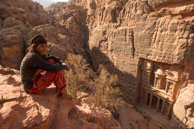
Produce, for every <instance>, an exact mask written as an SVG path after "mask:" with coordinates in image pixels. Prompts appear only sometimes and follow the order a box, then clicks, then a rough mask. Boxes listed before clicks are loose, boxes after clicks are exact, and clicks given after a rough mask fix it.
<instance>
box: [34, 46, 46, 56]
mask: <svg viewBox="0 0 194 129" xmlns="http://www.w3.org/2000/svg"><path fill="white" fill-rule="evenodd" d="M47 50H48V46H47V44H39V45H38V46H37V47H36V51H37V52H38V53H39V54H40V55H43V54H46V52H47Z"/></svg>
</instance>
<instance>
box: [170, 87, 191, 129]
mask: <svg viewBox="0 0 194 129" xmlns="http://www.w3.org/2000/svg"><path fill="white" fill-rule="evenodd" d="M193 100H194V85H193V84H188V86H187V87H185V88H183V89H182V90H181V91H180V95H179V97H178V98H177V101H176V103H175V104H174V108H173V118H172V120H171V121H172V122H171V123H172V125H171V127H170V129H185V128H189V129H192V128H194V102H193Z"/></svg>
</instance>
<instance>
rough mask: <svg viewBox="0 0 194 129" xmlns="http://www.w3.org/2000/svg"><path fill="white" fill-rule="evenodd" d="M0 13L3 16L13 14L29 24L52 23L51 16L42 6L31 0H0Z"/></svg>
mask: <svg viewBox="0 0 194 129" xmlns="http://www.w3.org/2000/svg"><path fill="white" fill-rule="evenodd" d="M0 3H1V4H0V8H1V10H3V11H1V15H0V17H1V18H2V19H3V20H4V18H6V17H8V16H13V17H15V18H16V19H17V20H19V21H22V22H23V23H24V24H28V25H29V26H36V25H41V24H47V23H52V17H51V16H50V15H48V14H47V12H46V11H44V9H43V6H41V5H40V4H38V3H34V2H33V1H31V0H20V1H19V2H18V1H17V0H6V1H1V2H0Z"/></svg>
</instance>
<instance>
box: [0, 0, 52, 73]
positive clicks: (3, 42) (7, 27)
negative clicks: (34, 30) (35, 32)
mask: <svg viewBox="0 0 194 129" xmlns="http://www.w3.org/2000/svg"><path fill="white" fill-rule="evenodd" d="M51 21H52V17H51V16H50V15H49V14H47V13H46V11H44V10H43V7H42V6H41V5H39V4H38V3H34V2H32V1H31V0H27V1H26V0H21V1H19V2H18V1H16V0H6V1H0V36H1V38H0V53H1V55H0V63H1V65H3V66H5V67H12V68H17V69H19V66H20V63H21V60H22V58H23V56H24V51H25V48H26V42H27V41H28V39H29V35H28V32H29V30H30V29H31V27H33V26H35V25H40V24H46V23H51Z"/></svg>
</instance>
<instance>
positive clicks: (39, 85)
mask: <svg viewBox="0 0 194 129" xmlns="http://www.w3.org/2000/svg"><path fill="white" fill-rule="evenodd" d="M47 50H48V46H47V41H46V40H45V38H44V37H43V36H41V35H37V36H35V37H34V38H33V39H32V41H31V45H30V47H29V48H28V53H27V54H26V56H25V57H24V58H23V60H22V63H21V66H20V74H21V81H22V84H23V86H24V90H25V91H26V92H27V93H32V94H39V93H41V92H42V91H43V90H44V89H45V88H46V87H49V86H50V85H51V84H52V83H54V84H55V86H56V89H57V92H58V93H59V96H64V94H65V95H66V92H64V89H65V87H66V82H65V78H64V75H63V73H62V71H61V70H63V69H66V70H68V69H69V68H68V67H67V65H65V64H63V63H61V62H60V59H58V58H56V57H53V56H47V55H45V54H46V52H47ZM68 97H70V96H68Z"/></svg>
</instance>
